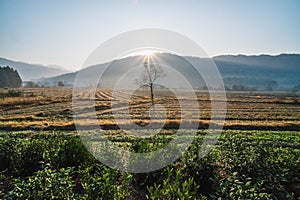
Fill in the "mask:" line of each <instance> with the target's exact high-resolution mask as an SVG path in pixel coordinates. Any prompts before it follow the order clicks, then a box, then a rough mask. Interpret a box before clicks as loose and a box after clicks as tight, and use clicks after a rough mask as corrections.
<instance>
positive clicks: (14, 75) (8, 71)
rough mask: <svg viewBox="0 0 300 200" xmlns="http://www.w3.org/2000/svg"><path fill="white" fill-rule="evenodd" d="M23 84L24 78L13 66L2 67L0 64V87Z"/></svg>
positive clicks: (14, 86) (13, 86)
mask: <svg viewBox="0 0 300 200" xmlns="http://www.w3.org/2000/svg"><path fill="white" fill-rule="evenodd" d="M21 86H22V79H21V77H20V75H19V73H18V72H17V70H14V69H13V68H10V67H9V66H6V67H1V66H0V88H4V87H9V88H16V87H21Z"/></svg>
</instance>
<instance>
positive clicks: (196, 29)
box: [0, 0, 300, 70]
mask: <svg viewBox="0 0 300 200" xmlns="http://www.w3.org/2000/svg"><path fill="white" fill-rule="evenodd" d="M299 10H300V1H299V0H276V1H274V0H226V1H225V0H207V1H202V0H97V1H96V0H88V1H85V0H49V1H46V0H45V1H40V0H26V1H23V0H1V1H0V25H1V34H0V57H4V58H8V59H12V60H17V61H24V62H29V63H39V64H43V65H49V64H56V65H60V66H63V67H65V68H67V69H70V70H75V69H79V68H81V66H82V64H83V63H84V61H85V59H86V58H87V57H88V56H89V54H90V53H91V52H92V51H93V50H94V49H95V48H97V47H98V46H99V45H100V44H101V43H103V42H104V41H106V40H108V39H110V38H111V37H113V36H115V35H117V34H120V33H123V32H126V31H130V30H135V29H140V28H162V29H168V30H172V31H176V32H178V33H181V34H183V35H186V36H188V37H189V38H191V39H192V40H193V41H195V42H197V43H198V44H199V45H200V46H201V47H202V48H203V49H204V50H205V51H206V53H207V54H208V55H209V56H216V55H221V54H235V55H236V54H246V55H252V54H255V55H258V54H272V55H276V54H280V53H300V37H299V36H300V12H299Z"/></svg>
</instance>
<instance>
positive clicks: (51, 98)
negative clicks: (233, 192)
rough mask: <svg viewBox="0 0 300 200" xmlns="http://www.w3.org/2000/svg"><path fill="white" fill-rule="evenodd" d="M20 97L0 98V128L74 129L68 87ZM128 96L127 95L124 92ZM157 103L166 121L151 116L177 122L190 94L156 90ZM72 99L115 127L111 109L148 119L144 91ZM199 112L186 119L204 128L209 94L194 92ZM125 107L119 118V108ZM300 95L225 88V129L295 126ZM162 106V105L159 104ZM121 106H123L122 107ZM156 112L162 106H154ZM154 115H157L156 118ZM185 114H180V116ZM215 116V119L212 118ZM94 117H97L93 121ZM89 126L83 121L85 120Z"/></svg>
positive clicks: (102, 122) (84, 112)
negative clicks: (238, 91) (157, 107)
mask: <svg viewBox="0 0 300 200" xmlns="http://www.w3.org/2000/svg"><path fill="white" fill-rule="evenodd" d="M22 92H23V94H22V96H20V97H6V98H4V99H1V101H0V128H1V129H2V130H75V126H74V120H73V111H72V90H71V89H59V88H54V89H52V88H48V89H26V90H25V89H22ZM129 97H130V98H129ZM155 97H156V98H155V102H156V104H159V105H161V106H162V107H164V109H165V111H166V121H164V120H161V119H160V118H158V117H156V118H155V119H154V121H153V122H156V123H165V124H166V125H168V124H169V127H171V126H175V125H176V124H178V123H180V122H179V121H180V111H181V110H180V103H179V101H182V102H184V104H185V105H189V103H190V104H191V106H190V107H191V108H190V109H191V110H190V112H192V110H193V108H195V105H192V103H194V102H195V99H191V97H188V96H185V95H184V93H182V96H180V97H178V96H177V97H176V96H174V94H172V92H166V91H156V96H155ZM74 98H75V99H83V100H88V101H93V103H94V106H93V107H91V106H90V104H89V106H87V107H86V106H84V104H82V105H80V106H81V108H79V109H80V111H79V112H80V113H81V114H82V115H83V116H85V117H88V116H90V115H93V112H94V111H95V110H96V113H97V116H98V121H97V123H99V124H100V125H102V126H107V128H109V129H115V128H117V127H116V121H115V120H114V118H113V117H116V116H112V113H115V114H119V116H117V117H118V119H119V121H118V124H125V125H126V124H130V123H133V122H134V123H137V124H139V125H145V124H148V123H149V122H150V121H149V120H150V118H149V108H150V106H151V102H150V99H149V97H148V93H147V91H140V92H136V93H134V94H133V95H131V96H129V94H128V93H126V91H122V92H118V93H114V94H113V93H112V91H110V90H101V91H97V92H95V93H93V91H87V90H86V91H82V92H81V93H77V96H74ZM197 101H198V102H199V109H200V112H199V116H190V117H189V118H188V119H189V122H188V123H193V122H195V123H197V122H199V121H200V128H202V129H204V128H207V125H208V124H209V123H210V120H211V116H210V115H211V113H210V110H211V104H210V103H211V102H210V99H209V94H208V93H206V92H200V91H199V92H197ZM128 106H129V111H130V118H132V119H133V121H130V118H128V117H127V116H126V117H124V120H122V116H120V115H122V113H124V112H125V111H127V110H128ZM299 108H300V98H299V97H295V96H291V95H290V96H289V95H288V93H287V94H286V95H282V94H281V95H280V96H278V95H270V94H269V95H266V94H262V93H261V94H260V93H258V94H255V93H253V94H249V93H246V92H245V93H227V114H226V122H225V125H224V129H245V130H261V129H263V130H300V109H299ZM159 109H161V107H160V108H159ZM123 111H124V112H123ZM156 112H157V113H160V112H162V113H163V110H162V111H159V110H156ZM155 120H156V121H155ZM183 120H184V119H183ZM214 122H216V123H218V122H217V120H214ZM95 123H96V122H95ZM87 128H88V126H87Z"/></svg>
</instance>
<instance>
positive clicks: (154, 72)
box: [135, 62, 164, 105]
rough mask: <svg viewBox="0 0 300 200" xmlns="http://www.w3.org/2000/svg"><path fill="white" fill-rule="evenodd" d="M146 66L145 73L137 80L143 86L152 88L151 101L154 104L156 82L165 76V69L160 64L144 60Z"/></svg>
mask: <svg viewBox="0 0 300 200" xmlns="http://www.w3.org/2000/svg"><path fill="white" fill-rule="evenodd" d="M144 67H145V71H144V73H143V74H142V75H141V77H140V78H139V79H136V80H135V82H136V83H137V84H138V85H139V86H141V87H148V88H149V89H150V96H151V103H152V105H154V82H155V81H156V80H157V79H158V78H160V77H163V76H164V73H163V69H162V68H161V67H160V65H158V64H156V65H154V64H153V63H150V62H144Z"/></svg>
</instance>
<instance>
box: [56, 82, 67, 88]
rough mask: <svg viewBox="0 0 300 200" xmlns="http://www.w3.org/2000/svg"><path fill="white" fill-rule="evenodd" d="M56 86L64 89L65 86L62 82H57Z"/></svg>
mask: <svg viewBox="0 0 300 200" xmlns="http://www.w3.org/2000/svg"><path fill="white" fill-rule="evenodd" d="M57 86H58V87H64V86H65V84H64V82H62V81H58V83H57Z"/></svg>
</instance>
